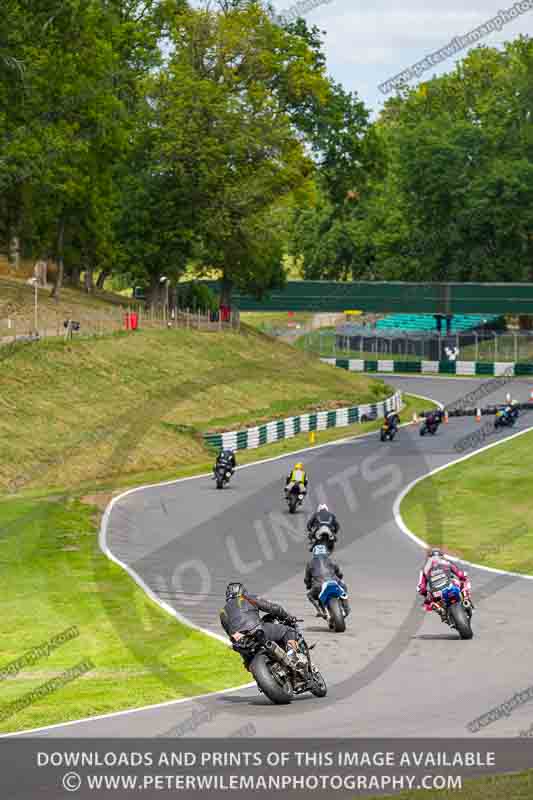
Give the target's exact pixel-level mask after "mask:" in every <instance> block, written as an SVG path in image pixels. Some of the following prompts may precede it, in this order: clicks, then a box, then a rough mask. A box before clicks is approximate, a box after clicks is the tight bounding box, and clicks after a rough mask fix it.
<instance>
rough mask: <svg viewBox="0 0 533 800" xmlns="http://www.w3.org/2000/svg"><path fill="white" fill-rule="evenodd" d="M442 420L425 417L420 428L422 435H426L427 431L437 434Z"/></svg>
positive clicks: (433, 434)
mask: <svg viewBox="0 0 533 800" xmlns="http://www.w3.org/2000/svg"><path fill="white" fill-rule="evenodd" d="M439 425H440V422H437V421H436V420H429V421H428V420H427V419H425V420H424V422H423V424H422V426H421V428H420V436H425V435H426V433H430V434H431V435H432V436H435V434H436V433H437V431H438V429H439Z"/></svg>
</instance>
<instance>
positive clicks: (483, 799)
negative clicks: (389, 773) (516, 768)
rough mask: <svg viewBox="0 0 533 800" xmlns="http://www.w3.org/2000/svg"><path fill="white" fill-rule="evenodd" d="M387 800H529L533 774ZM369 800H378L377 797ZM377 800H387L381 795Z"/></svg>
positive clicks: (477, 781)
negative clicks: (504, 799)
mask: <svg viewBox="0 0 533 800" xmlns="http://www.w3.org/2000/svg"><path fill="white" fill-rule="evenodd" d="M388 797H389V800H502V799H503V798H506V800H530V798H531V797H533V772H523V773H520V774H519V775H493V776H491V777H488V778H476V779H472V780H467V781H465V782H464V785H463V788H462V789H458V790H457V789H454V790H453V791H452V790H439V791H437V790H429V789H426V790H418V791H412V792H400V793H399V794H395V795H389V796H388ZM370 800H378V798H377V797H374V798H370ZM379 800H387V799H386V798H384V797H383V795H381V797H380V798H379Z"/></svg>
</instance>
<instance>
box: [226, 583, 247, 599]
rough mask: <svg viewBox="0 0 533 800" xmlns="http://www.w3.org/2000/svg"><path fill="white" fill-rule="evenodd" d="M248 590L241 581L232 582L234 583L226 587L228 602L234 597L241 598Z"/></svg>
mask: <svg viewBox="0 0 533 800" xmlns="http://www.w3.org/2000/svg"><path fill="white" fill-rule="evenodd" d="M245 592H246V589H245V588H244V585H243V584H242V583H239V581H232V583H228V585H227V587H226V600H231V598H233V597H240V596H241V594H245Z"/></svg>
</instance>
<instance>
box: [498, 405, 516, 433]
mask: <svg viewBox="0 0 533 800" xmlns="http://www.w3.org/2000/svg"><path fill="white" fill-rule="evenodd" d="M517 419H518V409H517V408H509V409H507V408H500V409H499V410H498V411H497V412H496V416H495V417H494V428H495V430H498V428H512V427H513V426H514V425H515V423H516V420H517Z"/></svg>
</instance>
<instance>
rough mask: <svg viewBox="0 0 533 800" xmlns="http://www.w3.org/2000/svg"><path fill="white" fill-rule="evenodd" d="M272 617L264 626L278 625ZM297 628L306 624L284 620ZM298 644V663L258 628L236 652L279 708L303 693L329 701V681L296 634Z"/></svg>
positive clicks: (302, 638)
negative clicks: (327, 696)
mask: <svg viewBox="0 0 533 800" xmlns="http://www.w3.org/2000/svg"><path fill="white" fill-rule="evenodd" d="M277 621H278V620H277V619H276V617H274V616H273V615H272V614H267V615H266V616H264V617H263V619H262V622H277ZM283 622H284V623H288V624H290V625H294V624H295V623H297V622H302V620H297V619H294V618H292V619H290V620H283ZM296 636H297V642H298V656H299V657H298V659H297V662H295V659H294V656H292V657H291V656H289V655H287V653H286V651H285V650H284V649H283V647H281V646H280V645H279V644H276V642H271V641H269V640H268V639H266V637H265V633H264V631H263V629H262V628H261V627H259V628H256V629H255V630H253V631H250V633H247V634H245V636H244V637H243V638H242V639H240V640H239V641H238V642H234V643H233V649H234V650H236V652H238V653H240V654H241V655H242V656H243V657H244V659H245V661H246V663H247V664H248V667H249V670H250V672H251V673H252V675H253V676H254V678H255V681H256V683H257V686H258V687H259V691H260V692H262V693H263V694H265V695H266V696H267V697H268V699H269V700H271V701H272V702H273V703H275V704H276V705H286V704H287V703H290V702H291V700H292V699H293V697H295V696H296V695H298V694H303V692H311V693H312V694H314V695H315V697H325V696H326V694H327V692H328V687H327V685H326V681H325V680H324V678H323V677H322V675H321V673H320V672H319V670H318V669H317V667H315V666H314V665H313V663H312V661H311V650H312V649H313V647H314V645H311V647H309V646H308V645H307V642H306V641H305V639H304V637H303V634H302V633H301V632H300V631H298V630H296Z"/></svg>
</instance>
